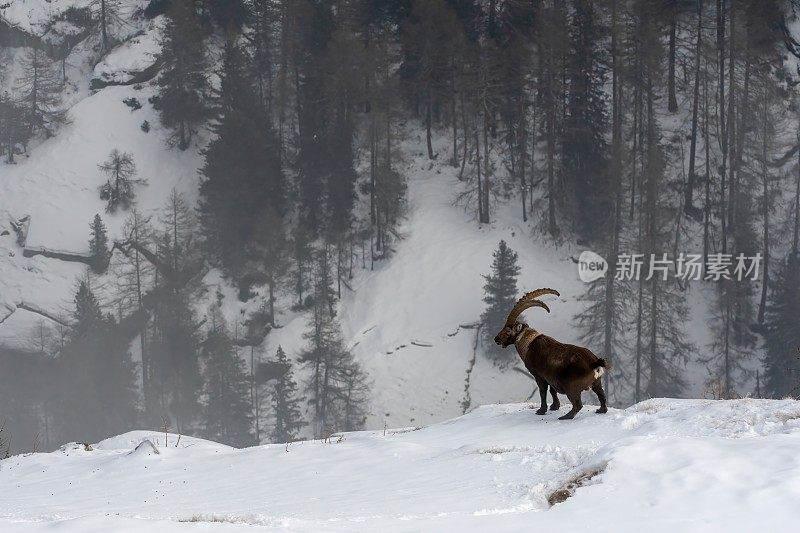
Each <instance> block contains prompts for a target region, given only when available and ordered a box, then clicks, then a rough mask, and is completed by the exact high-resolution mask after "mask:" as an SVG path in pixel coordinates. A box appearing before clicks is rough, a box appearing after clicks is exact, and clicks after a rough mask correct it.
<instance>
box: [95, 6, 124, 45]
mask: <svg viewBox="0 0 800 533" xmlns="http://www.w3.org/2000/svg"><path fill="white" fill-rule="evenodd" d="M91 7H92V10H93V11H94V15H95V17H97V22H98V24H99V25H100V41H101V44H102V45H103V52H108V51H110V50H111V48H112V47H113V44H114V43H115V42H118V41H115V40H114V39H113V37H112V36H111V28H112V25H122V26H124V25H126V24H127V22H126V21H125V20H124V19H123V18H122V17H121V16H120V0H93V1H92V3H91Z"/></svg>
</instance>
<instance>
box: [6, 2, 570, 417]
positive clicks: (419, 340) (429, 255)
mask: <svg viewBox="0 0 800 533" xmlns="http://www.w3.org/2000/svg"><path fill="white" fill-rule="evenodd" d="M12 13H17V12H16V11H14V12H11V11H9V12H7V13H6V16H10V15H11V14H12ZM160 24H161V20H160V18H157V19H156V20H154V21H152V22H150V23H148V24H147V25H146V26H144V27H143V30H142V31H143V33H142V35H140V36H138V37H135V38H134V39H133V40H130V41H127V42H125V43H123V44H121V45H119V46H118V47H117V48H116V49H115V50H114V51H112V52H111V53H110V54H109V55H108V56H106V58H105V59H104V60H103V61H102V62H100V63H98V64H97V65H96V66H92V64H91V61H90V60H89V56H90V52H89V51H88V50H86V49H84V48H81V47H80V46H79V47H76V49H75V50H73V52H72V54H71V56H70V58H69V59H68V61H67V63H68V64H69V65H70V67H69V68H70V70H69V72H68V77H69V79H70V82H71V86H72V91H73V92H72V93H70V94H71V96H70V101H71V102H72V105H71V107H70V108H69V123H68V124H66V125H64V126H63V127H62V128H61V130H60V131H59V132H58V134H57V135H56V136H55V137H53V138H50V139H47V140H44V141H43V142H41V143H40V144H38V145H36V146H33V147H32V148H31V150H30V153H29V154H26V155H24V156H20V157H18V158H17V159H18V161H17V163H16V164H15V165H7V164H5V163H0V173H1V174H2V194H1V195H0V232H2V230H6V231H7V234H6V235H4V236H0V280H1V281H0V344H2V345H3V346H6V347H11V348H14V347H17V348H23V349H24V348H28V347H29V345H30V337H31V332H32V331H33V330H34V329H35V328H36V325H37V323H38V322H40V321H41V320H42V316H41V315H40V314H37V313H36V312H35V311H44V312H45V313H47V314H49V315H51V316H64V315H66V314H68V313H69V310H70V309H71V308H72V306H73V302H72V299H73V297H74V293H75V287H76V283H77V282H78V280H79V279H82V278H84V277H85V276H86V275H87V267H86V266H85V265H82V264H80V263H74V262H64V261H60V260H57V259H53V258H46V257H43V256H41V255H37V256H34V257H24V256H23V253H24V249H28V250H41V249H46V250H51V251H57V252H69V253H75V254H86V253H87V252H88V240H89V222H90V221H91V218H92V217H93V216H94V214H95V213H100V214H102V216H103V220H104V221H105V223H106V225H107V226H108V231H109V237H110V239H112V240H113V239H119V238H122V237H123V235H122V226H123V223H124V221H125V218H126V216H127V213H126V212H124V211H120V212H118V213H116V214H111V213H105V212H104V208H105V203H104V202H103V201H102V200H101V199H100V198H99V196H98V193H97V190H98V187H99V186H100V185H102V184H103V183H104V182H105V180H106V176H105V175H104V174H103V173H102V172H101V171H100V170H99V169H98V164H100V163H102V162H103V161H104V160H105V159H106V158H107V157H108V154H109V152H110V151H111V150H112V149H115V148H117V149H119V150H124V151H126V152H129V153H130V154H132V156H133V159H134V161H135V162H136V165H137V168H138V175H139V176H140V177H141V178H143V179H146V180H147V184H146V186H143V187H140V188H139V189H138V191H137V207H138V208H139V209H140V210H141V212H142V213H143V215H144V216H153V217H154V219H155V218H157V215H158V211H159V209H160V208H161V207H162V205H163V201H164V198H165V197H166V196H167V194H168V192H169V191H170V190H171V189H172V188H176V189H177V190H178V191H179V192H181V193H183V194H185V195H186V197H187V198H188V199H189V200H190V201H192V202H195V201H196V199H197V187H198V184H199V176H198V169H199V168H200V167H201V166H202V155H201V154H200V153H199V152H200V149H201V147H202V145H203V143H204V141H203V138H204V137H202V136H201V139H200V140H199V141H198V142H197V144H196V146H193V148H192V149H190V150H187V151H185V152H182V151H179V150H175V149H173V150H170V149H168V148H167V146H166V142H165V139H166V136H167V134H168V133H167V131H166V130H165V129H164V128H163V127H162V126H161V125H160V121H159V119H158V116H157V114H156V112H155V111H154V110H153V108H152V106H151V105H150V104H149V103H148V99H149V98H150V97H152V96H153V94H154V93H155V89H154V87H152V86H151V85H150V84H143V85H122V86H108V87H105V88H102V89H100V90H98V91H96V92H94V91H90V90H89V89H88V86H89V81H90V80H91V79H101V80H104V81H108V80H117V81H120V80H125V79H127V76H128V74H127V73H128V71H129V70H131V69H133V70H138V69H141V68H146V67H147V66H148V65H149V63H147V61H146V60H147V59H148V58H151V57H152V54H153V53H155V50H154V49H152V48H153V46H154V45H153V43H155V42H157V36H158V34H159V32H160ZM131 58H135V59H136V61H132V59H131ZM142 62H144V63H142ZM139 63H142V64H139ZM11 74H13V73H11ZM9 77H11V76H9ZM8 83H11V80H10V79H9V80H8ZM131 98H135V99H136V100H137V101H138V102H140V103H141V104H142V108H141V109H137V110H133V109H132V108H131V107H129V106H128V105H126V104H125V103H124V101H125V100H129V99H131ZM145 121H146V122H147V123H148V124H149V125H150V128H151V129H150V130H149V131H148V132H145V131H143V130H142V127H141V125H142V123H143V122H145ZM415 126H416V127H412V126H411V125H409V127H408V128H406V129H408V130H409V132H410V133H408V135H407V136H406V138H405V139H404V141H403V144H402V146H401V147H400V152H401V153H403V154H404V156H405V163H404V165H403V167H402V168H401V169H400V170H401V171H402V172H403V173H404V174H405V175H406V176H407V178H408V205H409V212H408V213H407V214H406V217H405V220H404V222H402V223H401V226H400V227H399V234H400V236H401V238H402V239H401V240H399V241H398V242H397V243H395V245H394V248H395V253H394V254H393V256H392V257H391V258H390V259H389V260H386V261H379V262H377V263H376V264H375V269H374V271H372V270H370V269H369V268H370V265H369V262H367V263H366V268H361V265H360V264H358V265H357V268H356V269H355V278H354V279H353V280H352V282H351V283H350V287H351V288H352V290H349V289H346V290H345V291H344V292H343V295H342V299H341V301H340V302H339V304H338V309H339V317H340V321H341V324H342V328H343V333H344V336H345V339H346V341H347V343H348V346H350V347H351V348H352V350H353V352H354V353H355V355H356V357H357V358H358V360H360V361H361V362H362V363H363V364H364V365H365V368H366V369H367V371H368V373H369V375H370V378H371V381H372V384H373V388H372V396H371V401H370V412H371V414H370V416H369V419H368V423H367V427H370V428H380V427H383V425H384V424H385V423H386V424H389V425H392V426H398V425H408V424H423V423H431V422H434V421H440V420H443V419H446V418H449V417H453V416H457V415H460V414H462V413H464V412H465V411H466V410H468V409H469V408H471V407H474V406H476V405H479V404H482V403H496V402H509V401H524V400H525V399H526V398H528V396H529V395H530V393H531V390H532V383H533V382H532V381H531V379H530V378H529V377H527V376H525V375H523V374H522V373H518V372H516V371H514V369H513V367H507V368H504V369H500V368H498V367H496V366H495V365H493V364H492V363H490V362H489V361H487V360H486V359H485V358H484V357H482V356H481V355H480V346H479V345H476V333H477V330H476V329H475V328H474V325H475V324H476V322H477V321H478V319H479V317H480V314H481V312H482V311H483V308H484V304H483V302H482V300H481V299H482V295H483V283H484V280H483V279H482V277H481V275H482V274H486V273H488V272H489V265H490V263H491V257H492V255H491V254H492V251H493V250H494V249H495V248H496V247H497V244H498V242H499V241H500V239H504V240H506V242H508V244H509V245H510V247H511V248H512V249H514V250H515V251H517V252H518V253H519V255H520V266H521V268H522V274H521V276H520V283H519V289H520V290H521V291H522V290H531V289H534V288H537V287H544V286H551V287H555V288H557V289H558V290H559V291H560V292H561V294H562V298H561V300H560V301H558V302H552V305H551V306H550V307H551V309H552V314H550V315H547V314H546V313H544V312H541V311H540V310H539V311H531V312H530V319H531V320H532V321H533V322H534V323H535V324H536V325H537V326H540V327H541V328H542V329H543V330H544V331H547V332H548V333H549V334H552V335H553V336H555V337H556V338H559V339H562V340H564V341H568V342H576V341H578V332H577V331H576V330H575V329H574V328H573V327H572V326H571V320H572V317H573V316H574V314H575V313H576V312H577V311H578V309H579V308H580V307H579V306H580V303H579V302H578V301H577V297H578V295H579V294H581V292H582V291H583V290H584V286H583V284H582V283H581V282H580V281H579V280H578V278H577V269H576V266H575V265H574V263H573V262H572V258H574V257H577V255H578V254H579V253H580V250H579V249H572V248H571V247H570V245H569V244H567V245H565V246H563V247H561V248H554V247H553V246H552V245H550V244H548V243H547V242H545V240H544V239H540V238H539V237H537V236H536V235H538V233H537V232H536V231H534V229H533V224H531V223H529V224H523V223H522V221H521V220H520V217H519V213H518V209H519V207H518V206H517V205H511V204H509V205H499V206H498V208H497V212H496V214H495V215H494V217H493V218H494V220H493V221H492V223H491V224H490V225H483V226H481V227H479V226H478V223H477V222H476V221H475V219H474V215H473V214H472V213H471V212H467V211H466V210H465V209H464V208H463V206H461V205H455V199H456V197H457V196H458V194H459V192H461V191H462V190H463V186H464V185H463V183H460V182H459V181H458V179H457V169H455V168H453V167H451V166H450V165H449V164H448V163H447V161H445V159H446V158H445V157H442V158H440V159H439V160H437V161H433V162H431V161H429V160H428V159H427V156H426V155H425V154H424V143H425V138H424V134H423V133H422V131H423V130H422V129H421V128H420V127H419V125H418V124H417V125H415ZM437 139H438V140H435V147H436V150H437V152H440V153H446V152H447V150H448V149H449V145H448V143H449V141H448V139H447V138H446V137H445V136H441V137H438V138H437ZM24 217H28V218H27V222H26V225H25V228H26V231H27V234H26V242H25V246H24V247H22V246H20V245H19V243H18V242H17V235H16V234H15V232H14V231H13V230H12V228H11V221H18V220H20V219H23V218H24ZM113 278H114V275H113V274H107V275H105V276H99V277H97V279H96V280H95V281H94V282H93V286H94V287H95V290H96V291H97V292H99V293H100V295H101V299H102V295H103V293H104V290H106V289H108V291H109V292H110V291H111V290H112V289H113V284H114V279H113ZM204 282H205V284H206V286H207V287H208V289H209V290H208V291H207V294H208V295H209V298H212V297H214V296H215V295H217V294H222V295H223V296H224V303H223V309H224V310H225V313H226V315H227V318H228V320H229V322H230V323H232V324H235V323H237V322H238V321H240V320H242V319H243V318H244V316H245V315H244V312H245V311H247V310H248V309H249V307H252V305H254V303H253V302H250V303H249V304H242V303H241V302H239V301H238V300H237V298H236V293H235V290H234V288H233V287H232V286H231V285H230V283H228V282H226V281H225V280H223V279H222V278H221V276H220V275H219V273H218V272H217V271H212V272H211V273H210V274H209V275H208V276H207V277H206V279H205V280H204ZM111 299H112V298H111V296H110V295H109V296H108V297H106V298H105V300H104V304H105V305H106V309H107V310H108V311H114V309H113V303H112V302H111ZM291 303H292V295H289V294H286V295H279V302H278V311H279V313H281V314H280V316H279V319H278V322H279V324H280V325H281V326H282V327H281V328H279V329H276V330H273V332H272V333H271V334H270V335H269V336H268V337H267V339H266V341H265V343H264V346H263V349H262V353H263V354H265V356H270V355H272V354H274V353H275V350H276V349H277V347H278V345H281V346H283V348H284V349H285V350H286V351H287V353H288V355H289V356H290V357H296V356H297V354H298V353H299V351H300V349H301V348H302V346H303V345H304V342H305V341H304V340H303V338H302V333H303V331H304V330H305V328H306V326H307V321H308V316H307V314H305V313H296V312H292V311H289V307H290V305H291ZM20 304H22V305H20ZM197 309H198V312H199V313H200V315H201V317H202V315H204V314H205V313H206V312H207V311H208V302H206V301H200V302H197ZM32 310H33V311H32ZM134 345H135V343H134ZM476 355H477V356H476ZM520 366H521V365H520ZM411 384H413V393H412V391H411V388H412V385H411Z"/></svg>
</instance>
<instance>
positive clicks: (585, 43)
mask: <svg viewBox="0 0 800 533" xmlns="http://www.w3.org/2000/svg"><path fill="white" fill-rule="evenodd" d="M571 26H572V27H571V45H572V50H571V53H570V55H569V57H570V60H569V62H568V64H567V75H568V77H569V91H568V94H569V97H568V100H567V117H566V119H565V124H564V145H563V146H564V148H563V150H564V174H565V178H566V180H567V182H568V183H569V184H570V185H571V187H572V190H573V191H574V195H575V197H576V205H575V215H574V218H575V219H576V221H577V223H578V230H579V232H580V234H581V235H582V236H583V237H586V238H594V237H597V236H598V235H599V234H600V232H599V230H600V229H601V228H602V227H603V226H604V225H606V224H607V223H609V222H610V220H608V218H609V213H611V198H610V194H609V192H610V191H611V187H610V186H609V177H608V173H607V168H606V167H607V154H608V147H607V143H606V130H607V128H606V126H607V117H606V115H607V112H606V106H605V95H604V94H603V89H604V84H605V76H604V74H603V72H604V70H603V66H602V59H603V58H602V57H600V55H599V50H600V48H599V47H597V46H596V44H595V43H596V42H598V41H600V40H601V39H602V33H601V32H600V29H599V28H598V24H597V15H596V13H595V11H594V8H593V6H592V2H591V1H589V0H578V1H576V2H575V14H574V15H573V17H572V24H571Z"/></svg>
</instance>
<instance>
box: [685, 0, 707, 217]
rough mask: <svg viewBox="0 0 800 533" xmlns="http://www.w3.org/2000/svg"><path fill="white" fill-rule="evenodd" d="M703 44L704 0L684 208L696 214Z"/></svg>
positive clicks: (699, 21)
mask: <svg viewBox="0 0 800 533" xmlns="http://www.w3.org/2000/svg"><path fill="white" fill-rule="evenodd" d="M702 45H703V0H700V1H699V2H698V3H697V44H696V46H695V62H696V64H695V71H694V94H693V99H692V136H691V141H690V143H689V176H688V179H687V181H686V191H685V198H684V201H683V209H684V210H685V211H686V214H687V215H689V216H692V215H693V214H694V212H695V211H694V206H693V205H692V203H693V201H694V200H693V196H694V185H695V180H696V175H695V174H696V171H695V155H696V153H697V114H698V108H699V103H700V58H701V54H702Z"/></svg>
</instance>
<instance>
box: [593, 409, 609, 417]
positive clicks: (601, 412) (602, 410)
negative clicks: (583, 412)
mask: <svg viewBox="0 0 800 533" xmlns="http://www.w3.org/2000/svg"><path fill="white" fill-rule="evenodd" d="M607 412H608V408H606V407H601V408H600V409H598V410H597V411H595V413H597V414H601V415H602V414H604V413H607Z"/></svg>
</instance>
